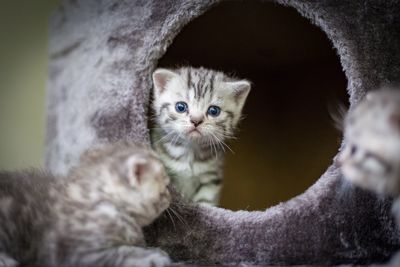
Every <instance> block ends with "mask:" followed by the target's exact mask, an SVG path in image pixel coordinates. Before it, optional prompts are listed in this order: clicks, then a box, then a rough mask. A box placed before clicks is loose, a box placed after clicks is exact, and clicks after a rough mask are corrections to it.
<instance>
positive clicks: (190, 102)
mask: <svg viewBox="0 0 400 267" xmlns="http://www.w3.org/2000/svg"><path fill="white" fill-rule="evenodd" d="M153 83H154V89H153V95H154V99H153V111H154V116H155V125H156V127H155V129H153V131H152V134H151V135H152V142H153V146H154V148H155V150H156V151H157V152H158V154H159V155H160V156H161V160H162V161H163V163H164V165H165V166H166V167H167V170H168V173H169V175H170V177H171V179H172V183H173V184H175V186H176V187H177V188H178V190H179V191H180V192H181V193H182V195H183V196H184V198H185V199H187V200H191V201H194V202H201V203H208V204H211V205H218V201H219V197H220V192H221V187H222V177H223V174H222V169H223V157H224V151H225V148H228V147H227V145H226V144H225V141H226V139H228V138H231V137H233V134H234V130H235V128H236V126H237V124H238V122H239V120H240V117H241V113H242V108H243V105H244V103H245V101H246V98H247V95H248V93H249V91H250V83H249V82H248V81H246V80H237V79H233V78H231V77H228V76H227V75H225V74H224V73H222V72H219V71H214V70H209V69H205V68H192V67H183V68H179V69H157V70H156V71H155V72H154V73H153ZM179 103H180V105H182V103H184V105H185V107H186V108H185V109H182V110H181V111H180V110H178V108H179V107H178V106H177V105H179ZM216 108H217V109H218V110H219V112H217V113H218V114H217V115H216V116H215V113H214V114H213V113H212V112H211V111H215V109H216ZM210 109H214V110H210Z"/></svg>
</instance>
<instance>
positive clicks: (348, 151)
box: [339, 88, 400, 196]
mask: <svg viewBox="0 0 400 267" xmlns="http://www.w3.org/2000/svg"><path fill="white" fill-rule="evenodd" d="M344 129H345V130H344V137H345V141H346V146H345V148H344V150H343V151H342V152H341V153H340V157H339V162H340V163H341V170H342V172H343V174H344V177H345V178H346V179H348V180H349V181H351V182H353V183H354V184H356V185H358V186H360V187H363V188H365V189H369V190H372V191H374V192H377V193H379V194H389V195H392V196H399V195H400V90H394V89H387V88H385V89H381V90H379V91H373V92H370V93H368V94H367V96H366V97H365V99H364V100H363V101H361V102H360V103H359V104H358V105H357V106H356V107H355V108H354V109H353V110H351V111H350V112H349V113H348V115H347V116H346V118H345V122H344Z"/></svg>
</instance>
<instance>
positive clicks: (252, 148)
mask: <svg viewBox="0 0 400 267" xmlns="http://www.w3.org/2000/svg"><path fill="white" fill-rule="evenodd" d="M181 65H192V66H203V67H207V68H211V69H218V70H222V71H224V72H228V73H232V72H233V73H235V75H236V76H238V77H240V78H246V79H249V80H251V81H252V83H253V88H252V91H251V92H250V95H249V98H248V100H247V103H246V105H245V109H244V114H245V118H244V120H243V121H242V122H241V124H240V127H239V128H240V131H239V132H238V133H237V136H238V139H237V140H233V141H231V142H229V145H230V147H231V148H232V150H233V151H235V153H234V154H232V153H231V152H229V151H227V153H226V160H225V175H224V188H223V192H222V199H221V206H222V207H225V208H229V209H233V210H237V209H248V210H257V209H265V208H267V207H269V206H271V205H274V204H277V203H279V202H281V201H285V200H288V199H290V198H292V197H294V196H296V195H298V194H300V193H302V192H304V191H305V190H306V189H307V188H308V187H309V186H311V185H312V184H313V183H314V182H315V181H316V180H317V179H318V178H319V177H320V175H321V174H322V173H323V172H324V171H325V170H326V168H327V167H328V166H329V164H330V163H331V161H332V158H333V156H334V155H335V154H336V153H337V150H338V147H339V145H340V142H341V133H339V132H338V131H337V130H335V128H334V123H333V121H332V119H331V117H330V114H329V110H330V107H331V108H333V109H335V107H336V106H338V105H339V104H345V105H347V101H348V100H347V99H348V98H347V95H346V83H347V81H346V77H345V75H344V73H343V72H342V68H341V65H340V62H339V58H338V56H337V55H336V53H335V50H334V49H333V48H332V45H331V43H330V41H329V40H328V38H327V37H326V36H325V34H324V33H323V32H322V31H321V30H320V29H319V28H317V27H316V26H314V25H312V24H311V23H310V22H309V21H308V20H307V19H305V18H303V17H301V15H300V14H298V13H297V12H296V11H295V10H294V9H291V8H287V7H283V6H279V5H275V4H271V3H261V2H255V1H251V2H250V1H249V2H246V3H244V2H236V1H232V2H223V3H221V4H219V5H217V6H215V7H214V8H212V9H211V10H209V11H207V12H206V13H205V14H203V15H202V16H200V17H199V18H197V19H196V20H194V21H192V22H191V23H189V24H188V25H187V26H186V27H184V28H183V30H182V31H181V32H180V33H179V34H178V35H177V37H176V38H175V39H174V41H173V43H172V44H171V46H170V47H169V48H168V50H167V52H166V54H165V55H164V56H163V57H162V58H161V59H160V61H159V66H160V67H176V66H181Z"/></svg>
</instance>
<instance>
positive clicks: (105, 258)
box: [63, 246, 171, 267]
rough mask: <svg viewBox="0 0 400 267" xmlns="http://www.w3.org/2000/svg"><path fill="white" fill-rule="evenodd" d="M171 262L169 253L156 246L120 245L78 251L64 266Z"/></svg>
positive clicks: (139, 266) (141, 266)
mask: <svg viewBox="0 0 400 267" xmlns="http://www.w3.org/2000/svg"><path fill="white" fill-rule="evenodd" d="M170 263H171V260H170V258H169V257H168V255H167V254H166V253H165V252H164V251H162V250H160V249H156V248H142V247H133V246H120V247H116V248H110V249H102V250H98V251H91V252H83V251H80V252H77V253H75V255H70V256H69V257H68V262H65V263H64V264H63V266H74V267H93V266H96V267H153V266H157V267H158V266H160V267H162V266H166V265H169V264H170Z"/></svg>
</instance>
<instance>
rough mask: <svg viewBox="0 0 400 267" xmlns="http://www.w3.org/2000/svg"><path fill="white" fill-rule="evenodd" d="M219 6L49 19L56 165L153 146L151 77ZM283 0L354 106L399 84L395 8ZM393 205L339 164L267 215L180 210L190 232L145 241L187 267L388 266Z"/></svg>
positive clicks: (122, 9)
mask: <svg viewBox="0 0 400 267" xmlns="http://www.w3.org/2000/svg"><path fill="white" fill-rule="evenodd" d="M219 2H220V1H213V0H131V1H121V0H67V1H64V2H63V4H62V6H61V8H60V9H59V10H57V11H56V12H55V13H54V15H53V18H52V21H51V38H50V68H49V70H50V72H49V83H48V106H47V116H48V128H47V153H46V164H47V167H49V168H50V169H51V170H53V171H54V172H56V173H66V172H67V170H68V169H69V168H70V167H71V166H72V165H74V164H75V163H76V162H77V160H78V157H79V155H80V153H81V152H82V151H83V150H84V149H86V148H87V147H88V146H90V145H91V144H93V143H97V142H110V141H115V140H118V139H125V138H128V139H132V140H136V141H139V142H145V143H148V142H149V136H148V134H149V132H148V129H147V120H148V117H147V115H146V114H147V110H148V103H149V93H150V88H151V87H152V83H151V73H152V71H153V70H154V69H155V67H156V66H157V62H158V60H159V59H160V58H161V57H162V55H163V54H164V53H165V52H166V50H167V48H168V46H169V44H171V42H172V41H173V39H174V37H175V36H176V35H177V34H178V33H179V31H180V30H181V29H182V28H183V27H184V26H185V25H186V24H188V23H190V22H191V21H192V20H194V19H196V17H198V16H200V15H201V14H203V13H205V12H207V11H208V10H209V9H211V8H212V7H213V6H215V5H217V4H219ZM275 2H277V3H278V4H281V5H286V6H289V7H293V8H295V9H296V10H297V11H298V12H299V13H300V14H301V15H303V16H305V17H306V18H308V19H309V20H310V21H311V22H312V23H314V24H315V25H317V26H318V27H320V28H321V29H322V30H323V31H324V32H325V33H326V35H327V36H328V38H329V39H330V40H331V42H332V44H333V46H334V48H335V49H336V50H337V53H338V55H339V57H340V61H341V64H342V67H343V70H344V72H345V74H346V76H347V79H348V92H349V94H350V102H351V104H355V103H356V102H357V101H358V100H360V99H361V98H362V96H363V95H364V94H365V92H366V91H368V90H370V89H373V88H375V87H376V86H379V85H381V84H387V83H396V82H399V80H400V2H398V1H397V0H385V1H379V0H342V1H337V0H321V1H317V0H315V1H310V0H308V1H307V0H305V1H301V0H287V1H275ZM262 27H263V25H260V29H262ZM252 93H254V94H257V92H256V91H254V92H252ZM176 201H178V200H176ZM390 204H391V203H390V200H388V199H384V198H378V197H376V196H374V195H373V194H369V193H367V192H364V191H361V190H358V189H356V188H354V187H351V186H348V185H346V184H344V181H343V180H342V178H341V177H340V173H339V172H338V168H337V166H336V165H335V164H333V165H332V166H330V167H329V168H328V170H327V171H326V172H325V173H324V174H323V175H322V176H321V178H320V179H319V180H318V181H317V182H316V183H315V184H314V185H313V186H312V187H310V188H309V189H308V190H307V191H306V192H304V193H303V194H301V195H299V196H297V197H295V198H293V199H291V200H289V201H287V202H285V203H282V204H280V205H278V206H275V207H272V208H269V209H267V210H265V211H257V212H247V211H238V212H233V211H229V210H225V209H220V208H207V207H196V206H191V205H189V204H185V203H180V204H174V205H175V208H176V209H178V210H179V211H180V213H181V216H182V219H183V220H184V221H185V223H177V224H175V225H173V224H172V222H171V221H170V220H169V219H168V218H167V217H162V218H160V219H159V220H158V221H157V222H155V223H154V225H152V226H150V227H148V229H146V233H147V234H146V238H147V240H148V244H149V245H150V246H158V247H161V248H162V249H164V250H165V251H167V252H168V253H169V254H170V255H171V257H172V258H173V259H175V260H177V261H191V262H203V263H219V264H230V263H232V264H237V263H239V262H248V263H254V264H260V265H265V264H271V265H274V264H281V265H291V264H342V263H357V264H367V263H371V262H383V261H385V260H387V259H388V258H389V257H390V256H391V255H392V254H393V253H394V251H396V250H397V249H399V248H400V239H399V234H398V232H397V230H396V227H395V225H394V223H393V221H392V219H391V216H390Z"/></svg>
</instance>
